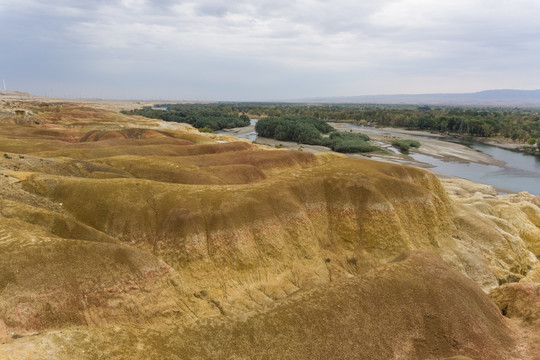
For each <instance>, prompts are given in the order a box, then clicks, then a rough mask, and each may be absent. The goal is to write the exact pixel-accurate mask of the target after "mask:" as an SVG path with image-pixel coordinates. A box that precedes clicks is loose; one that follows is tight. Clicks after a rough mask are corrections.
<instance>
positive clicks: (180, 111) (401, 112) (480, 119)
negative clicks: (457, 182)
mask: <svg viewBox="0 0 540 360" xmlns="http://www.w3.org/2000/svg"><path fill="white" fill-rule="evenodd" d="M159 108H161V109H165V111H163V110H157V109H156V108H149V107H146V108H143V109H138V110H132V111H130V112H129V113H132V114H138V115H143V116H147V117H152V118H159V119H162V120H166V121H177V122H187V123H190V124H192V125H194V126H195V127H197V128H207V129H210V130H214V131H215V130H219V129H222V128H231V127H237V126H246V125H249V117H256V118H264V117H272V118H278V117H285V116H300V117H312V118H315V119H318V120H324V121H335V122H341V121H342V122H352V123H355V124H357V125H371V126H386V127H399V128H407V129H417V130H428V131H437V132H441V133H446V134H450V135H460V136H465V137H479V138H490V137H503V138H507V139H512V140H514V141H520V142H523V144H524V151H526V152H529V153H532V154H540V152H539V149H540V110H538V109H521V108H474V107H462V108H460V107H445V106H439V107H429V106H405V105H403V106H400V105H356V104H341V105H310V104H283V103H276V104H271V103H215V104H190V105H159Z"/></svg>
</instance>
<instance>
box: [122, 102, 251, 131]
mask: <svg viewBox="0 0 540 360" xmlns="http://www.w3.org/2000/svg"><path fill="white" fill-rule="evenodd" d="M122 113H123V114H128V115H141V116H145V117H147V118H152V119H161V120H164V121H171V122H178V123H187V124H190V125H193V126H194V127H196V128H197V129H205V130H208V129H209V130H212V131H217V130H221V129H227V128H234V127H241V126H248V125H249V124H250V122H249V117H248V116H247V115H245V114H242V115H238V113H230V112H224V111H222V110H220V109H217V108H213V107H211V106H206V105H202V106H199V105H188V106H186V105H158V106H157V107H156V108H151V107H149V106H146V107H143V108H142V109H135V110H129V111H122Z"/></svg>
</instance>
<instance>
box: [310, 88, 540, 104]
mask: <svg viewBox="0 0 540 360" xmlns="http://www.w3.org/2000/svg"><path fill="white" fill-rule="evenodd" d="M301 102H306V103H321V104H343V103H348V104H404V105H463V106H504V107H508V106H510V107H513V106H520V107H540V90H485V91H480V92H475V93H461V94H409V95H408V94H402V95H363V96H343V97H328V98H310V99H303V100H301Z"/></svg>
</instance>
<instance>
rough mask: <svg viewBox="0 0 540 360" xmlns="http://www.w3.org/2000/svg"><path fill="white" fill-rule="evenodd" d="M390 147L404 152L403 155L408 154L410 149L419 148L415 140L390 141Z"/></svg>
mask: <svg viewBox="0 0 540 360" xmlns="http://www.w3.org/2000/svg"><path fill="white" fill-rule="evenodd" d="M392 145H394V146H395V147H397V148H398V149H399V150H400V151H401V152H404V153H408V152H409V149H410V148H412V147H414V148H419V147H420V143H419V142H418V141H416V140H403V139H398V140H394V141H392Z"/></svg>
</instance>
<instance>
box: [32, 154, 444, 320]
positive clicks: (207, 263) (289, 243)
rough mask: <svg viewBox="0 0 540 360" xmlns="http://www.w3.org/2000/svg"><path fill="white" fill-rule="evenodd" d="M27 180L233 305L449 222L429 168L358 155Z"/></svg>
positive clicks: (341, 271) (362, 265)
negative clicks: (263, 175) (199, 180)
mask: <svg viewBox="0 0 540 360" xmlns="http://www.w3.org/2000/svg"><path fill="white" fill-rule="evenodd" d="M276 152H277V153H281V154H284V155H287V154H289V153H290V152H285V151H284V152H281V151H276ZM293 154H294V153H293ZM300 154H301V153H300ZM395 172H400V173H401V175H403V176H402V178H400V177H396V176H394V173H395ZM23 186H24V188H25V189H27V190H28V191H31V192H33V193H36V194H39V195H41V196H44V197H46V198H49V199H51V200H52V201H53V202H55V203H62V204H63V208H64V209H65V211H67V212H69V213H70V214H72V215H73V216H74V217H75V218H76V219H78V220H79V221H81V222H83V223H85V224H86V225H88V226H90V227H93V228H96V229H98V230H100V231H102V232H104V233H107V234H108V235H110V236H113V237H116V238H119V239H122V240H123V241H124V242H125V243H127V244H130V245H132V246H136V247H139V248H141V249H145V250H147V251H149V252H151V253H153V254H155V255H156V256H158V257H160V258H161V259H163V260H164V261H165V262H167V263H168V264H169V265H171V266H172V267H174V268H175V269H176V270H177V271H179V273H180V274H181V275H182V276H183V277H184V279H185V280H186V281H187V282H188V283H189V286H191V288H192V290H193V292H194V293H199V292H200V291H204V292H206V293H208V294H210V296H211V298H212V299H214V300H217V301H220V302H221V303H222V307H223V309H224V311H233V312H234V311H236V310H237V309H246V308H247V309H249V308H253V307H255V308H257V307H259V306H261V305H262V304H265V303H267V302H268V301H271V300H272V299H277V298H283V297H285V296H287V295H288V294H290V293H292V292H294V291H296V290H298V289H299V288H306V287H310V286H314V285H316V284H320V283H326V282H328V281H331V280H332V279H337V278H341V277H347V276H351V275H352V274H358V273H362V272H364V271H366V270H369V269H370V268H372V267H373V266H376V265H377V264H380V263H381V262H385V261H388V260H389V259H390V258H392V257H395V256H397V255H398V254H399V253H401V252H402V251H404V250H408V249H411V248H428V249H433V250H435V249H439V248H440V242H441V241H444V239H445V238H446V237H448V233H449V231H450V227H451V224H450V222H449V216H448V214H447V211H448V206H449V205H448V203H447V199H446V198H445V194H444V192H443V191H442V188H441V187H440V184H438V182H437V179H436V178H435V177H434V176H433V175H431V174H429V173H427V172H425V171H422V170H418V169H414V168H401V167H400V166H399V165H391V164H377V163H375V162H372V161H361V160H352V159H336V160H335V161H332V162H328V163H325V164H323V165H316V166H311V167H304V168H303V167H298V168H293V169H290V171H288V172H283V173H280V174H278V175H272V176H270V177H268V178H267V179H265V180H264V181H259V182H256V183H252V184H244V185H182V184H167V183H163V182H156V181H147V180H143V179H129V178H126V179H110V180H98V179H84V178H71V177H54V176H46V175H32V176H30V177H28V178H27V179H26V180H24V181H23ZM428 189H433V190H432V191H430V190H428ZM246 293H248V294H249V296H247V294H246Z"/></svg>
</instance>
